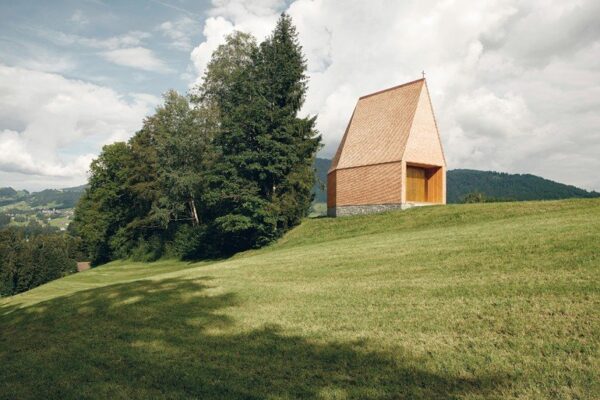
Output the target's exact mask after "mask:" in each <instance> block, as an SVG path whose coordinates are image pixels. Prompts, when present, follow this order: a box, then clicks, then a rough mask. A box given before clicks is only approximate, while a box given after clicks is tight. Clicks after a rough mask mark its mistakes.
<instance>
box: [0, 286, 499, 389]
mask: <svg viewBox="0 0 600 400" xmlns="http://www.w3.org/2000/svg"><path fill="white" fill-rule="evenodd" d="M236 305H238V299H237V298H236V296H235V295H234V294H232V293H227V294H223V293H220V292H218V291H217V290H212V288H211V287H210V279H203V280H201V281H200V280H195V281H191V280H181V279H173V280H166V281H159V282H156V281H137V282H133V283H125V284H118V285H113V286H107V287H103V288H98V289H92V290H88V291H84V292H78V293H75V294H73V295H71V296H68V297H62V298H57V299H54V300H50V301H47V302H44V303H40V304H38V305H35V306H30V307H28V308H24V309H21V310H11V311H12V312H10V313H6V311H8V310H7V309H6V307H4V308H0V327H1V329H0V365H1V366H2V368H0V398H19V399H24V398H46V399H49V398H61V399H67V398H113V399H114V398H202V399H223V398H240V399H242V398H243V399H259V398H267V397H268V398H286V399H287V398H361V399H362V398H376V399H379V398H394V399H414V398H428V399H429V398H456V397H461V396H465V395H468V394H473V395H485V394H491V393H493V392H494V391H495V390H496V389H498V387H499V386H501V385H503V382H502V381H501V380H500V379H499V378H496V377H493V376H488V377H479V378H478V379H462V378H458V377H454V376H445V375H438V374H434V373H431V372H428V371H425V370H423V369H420V367H419V360H415V359H414V358H410V357H409V356H406V355H404V356H403V355H402V354H394V355H390V354H386V353H374V352H367V351H365V350H364V346H363V345H364V344H363V345H361V344H360V343H353V344H352V343H351V344H347V343H332V344H319V343H313V342H311V341H309V340H307V339H305V338H302V337H298V336H289V335H285V333H284V332H283V331H282V330H281V329H280V328H278V327H276V326H270V327H264V328H262V329H258V330H252V331H244V330H242V329H241V328H243V327H240V326H236V324H235V321H232V320H231V319H230V318H229V317H228V316H227V315H226V314H225V311H226V310H225V309H226V308H227V307H235V306H236Z"/></svg>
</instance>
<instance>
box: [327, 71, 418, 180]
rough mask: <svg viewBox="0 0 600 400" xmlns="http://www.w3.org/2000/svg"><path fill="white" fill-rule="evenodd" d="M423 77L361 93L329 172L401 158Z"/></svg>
mask: <svg viewBox="0 0 600 400" xmlns="http://www.w3.org/2000/svg"><path fill="white" fill-rule="evenodd" d="M424 86H425V79H418V80H416V81H413V82H408V83H405V84H403V85H400V86H395V87H392V88H389V89H386V90H382V91H380V92H376V93H372V94H369V95H366V96H362V97H361V98H359V99H358V103H357V104H356V107H355V108H354V112H353V114H352V117H351V118H350V122H349V123H348V127H347V128H346V132H345V133H344V137H343V138H342V142H341V144H340V146H339V148H338V151H337V153H336V155H335V157H334V158H333V160H332V163H331V168H330V171H333V170H335V169H341V168H351V167H359V166H363V165H372V164H381V163H386V162H393V161H400V160H401V159H402V155H403V153H404V150H405V148H406V142H407V140H408V136H409V133H410V130H411V126H412V122H413V118H414V115H415V111H416V109H417V105H418V103H419V98H420V95H421V91H422V89H423V87H424Z"/></svg>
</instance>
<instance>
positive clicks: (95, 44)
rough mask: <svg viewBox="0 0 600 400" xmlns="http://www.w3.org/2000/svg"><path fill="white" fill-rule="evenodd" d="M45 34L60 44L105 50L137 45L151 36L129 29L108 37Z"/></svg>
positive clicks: (57, 33) (58, 33)
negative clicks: (121, 33) (123, 32)
mask: <svg viewBox="0 0 600 400" xmlns="http://www.w3.org/2000/svg"><path fill="white" fill-rule="evenodd" d="M45 34H50V35H51V36H50V37H49V39H50V40H54V41H55V42H57V43H59V44H62V45H73V44H77V45H80V46H86V47H91V48H94V49H105V50H114V49H119V48H122V47H134V46H139V45H141V44H142V43H143V42H144V40H145V39H148V38H150V37H151V36H152V35H150V34H149V33H148V32H141V31H130V32H127V33H125V34H123V35H117V36H111V37H108V38H91V37H86V36H80V35H73V34H68V33H63V32H45Z"/></svg>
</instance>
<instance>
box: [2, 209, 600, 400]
mask: <svg viewBox="0 0 600 400" xmlns="http://www.w3.org/2000/svg"><path fill="white" fill-rule="evenodd" d="M599 278H600V201H599V200H569V201H549V202H526V203H500V204H482V205H455V206H445V207H429V208H419V209H413V210H409V211H406V212H395V213H388V214H381V215H374V216H364V217H363V216H361V217H349V218H338V219H326V218H317V219H311V220H307V221H306V222H304V223H303V224H302V225H301V226H300V227H298V228H296V229H295V230H293V231H291V232H290V233H289V234H288V235H286V236H285V237H284V238H282V239H281V240H280V241H279V242H278V243H276V244H274V245H272V246H269V247H267V248H264V249H261V250H257V251H250V252H246V253H243V254H239V255H237V256H235V257H232V258H231V259H228V260H223V261H218V262H204V263H195V264H190V263H182V262H176V261H169V260H165V261H161V262H158V263H153V264H141V263H130V262H118V263H112V264H110V265H106V266H103V267H99V268H96V269H94V270H91V271H86V272H83V273H80V274H76V275H72V276H69V277H66V278H64V279H61V280H58V281H55V282H52V283H50V284H47V285H44V286H41V287H39V288H36V289H34V290H32V291H30V292H28V293H24V294H22V295H17V296H14V297H12V298H8V299H3V300H0V366H1V368H0V398H61V399H63V398H123V399H125V398H203V399H218V398H270V399H289V398H323V399H345V398H357V399H362V398H366V399H368V398H372V399H382V398H390V399H415V398H416V399H419V398H422V399H429V398H444V399H446V398H456V399H459V398H460V399H480V398H498V399H505V398H507V399H510V398H520V399H540V398H552V399H554V398H557V399H575V398H580V399H592V398H598V393H600V386H599V383H598V382H600V375H599V372H598V371H600V357H599V342H600V338H599V333H598V332H600V316H599V314H598V310H599V309H600V307H599V306H600V290H599V289H600V280H599Z"/></svg>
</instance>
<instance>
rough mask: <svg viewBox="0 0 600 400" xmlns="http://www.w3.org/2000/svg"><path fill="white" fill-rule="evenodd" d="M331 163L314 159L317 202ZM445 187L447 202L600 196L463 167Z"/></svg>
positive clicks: (553, 183)
mask: <svg viewBox="0 0 600 400" xmlns="http://www.w3.org/2000/svg"><path fill="white" fill-rule="evenodd" d="M330 164H331V160H329V159H326V158H317V159H316V160H315V170H316V176H317V183H316V184H315V186H314V189H313V190H314V192H315V202H316V203H322V202H326V201H327V170H328V169H329V165H330ZM319 181H320V182H319ZM320 183H322V187H321V186H320ZM446 188H447V189H446V198H447V202H448V203H461V202H463V200H464V198H465V197H466V196H467V195H468V194H471V193H481V194H482V195H483V196H484V198H487V199H488V200H491V201H511V200H512V201H526V200H560V199H570V198H595V197H600V193H598V192H596V191H588V190H585V189H581V188H578V187H576V186H573V185H569V184H564V183H560V182H556V181H552V180H550V179H546V178H543V177H540V176H537V175H533V174H509V173H506V172H496V171H482V170H475V169H463V168H459V169H452V170H449V171H448V172H447V180H446Z"/></svg>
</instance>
